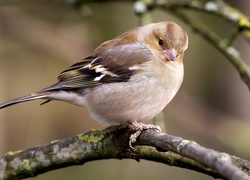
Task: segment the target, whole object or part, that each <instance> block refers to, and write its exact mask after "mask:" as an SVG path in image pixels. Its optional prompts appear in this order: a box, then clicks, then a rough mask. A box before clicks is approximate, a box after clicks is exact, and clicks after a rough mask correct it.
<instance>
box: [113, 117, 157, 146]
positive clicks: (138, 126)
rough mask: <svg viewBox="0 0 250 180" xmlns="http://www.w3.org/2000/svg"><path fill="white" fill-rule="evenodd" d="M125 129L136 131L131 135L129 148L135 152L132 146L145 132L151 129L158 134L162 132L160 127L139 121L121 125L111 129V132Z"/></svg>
mask: <svg viewBox="0 0 250 180" xmlns="http://www.w3.org/2000/svg"><path fill="white" fill-rule="evenodd" d="M124 128H129V129H132V130H134V131H135V133H133V134H131V135H130V137H129V147H130V148H131V149H133V150H135V148H134V147H133V146H132V143H135V142H136V139H137V138H138V137H139V136H140V134H141V133H142V131H143V130H147V129H151V130H154V131H156V132H161V128H160V126H157V125H153V124H142V123H141V122H137V121H126V122H124V123H122V124H120V125H116V126H110V127H109V129H110V130H111V131H116V130H119V129H124Z"/></svg>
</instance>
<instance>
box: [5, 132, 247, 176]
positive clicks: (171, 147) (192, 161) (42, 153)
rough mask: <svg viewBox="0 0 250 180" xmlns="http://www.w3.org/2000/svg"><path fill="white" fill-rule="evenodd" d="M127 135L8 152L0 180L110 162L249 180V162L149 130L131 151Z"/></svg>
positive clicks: (81, 138)
mask: <svg viewBox="0 0 250 180" xmlns="http://www.w3.org/2000/svg"><path fill="white" fill-rule="evenodd" d="M131 133H132V131H131V130H128V129H121V130H118V131H113V132H111V131H110V130H109V129H105V130H102V131H91V132H88V133H86V134H79V135H78V136H75V137H71V138H66V139H62V140H57V141H53V142H51V143H49V144H44V145H41V146H37V147H34V148H31V149H28V150H24V151H16V152H8V153H7V154H6V155H5V156H4V157H2V158H1V159H0V179H5V180H6V179H11V180H14V179H21V178H28V177H33V176H37V175H39V174H42V173H44V172H48V171H51V170H54V169H59V168H63V167H67V166H73V165H82V164H84V163H86V162H89V161H93V160H101V159H111V158H113V159H135V160H137V161H139V160H140V159H146V160H150V161H155V162H161V163H164V164H167V165H170V166H177V167H182V168H187V169H191V170H195V171H198V172H201V173H204V174H208V175H210V176H212V177H214V178H222V179H241V180H243V179H248V180H249V179H250V177H249V176H248V175H249V174H250V170H249V169H250V162H248V161H246V160H243V159H240V158H238V157H235V156H230V155H228V154H226V153H220V152H217V151H214V150H211V149H207V148H205V147H202V146H200V145H198V144H197V143H195V142H192V141H188V140H184V139H182V138H180V137H176V136H171V135H167V134H163V133H157V132H154V131H151V130H146V131H144V132H143V133H142V134H141V135H140V136H139V138H138V140H137V142H136V144H135V145H134V146H135V147H136V150H135V151H133V150H131V149H130V148H129V147H128V139H129V137H130V135H131ZM243 171H244V172H243ZM247 174H248V175H247Z"/></svg>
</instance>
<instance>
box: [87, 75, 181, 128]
mask: <svg viewBox="0 0 250 180" xmlns="http://www.w3.org/2000/svg"><path fill="white" fill-rule="evenodd" d="M173 80H174V79H173ZM168 81H169V82H168V83H165V85H164V86H163V85H162V84H163V83H162V82H161V81H158V80H155V79H147V80H146V81H141V82H136V83H134V84H133V83H131V82H130V83H127V82H124V83H110V84H107V85H101V86H98V87H96V88H93V89H90V90H89V91H88V93H87V97H86V98H87V102H88V104H87V108H88V109H89V110H90V113H91V115H92V117H93V118H94V119H95V120H97V121H98V122H99V123H101V124H106V125H115V124H119V123H122V122H125V121H129V120H134V121H145V120H150V119H152V118H154V117H155V116H156V115H157V114H159V113H160V112H161V111H162V110H163V109H164V107H165V106H166V105H167V104H168V103H169V102H170V101H171V99H172V98H173V97H174V95H175V94H176V92H177V91H178V89H179V87H180V84H181V82H177V81H175V80H174V81H175V82H174V85H173V82H170V81H171V80H168ZM181 81H182V80H181ZM170 84H172V86H169V85H170Z"/></svg>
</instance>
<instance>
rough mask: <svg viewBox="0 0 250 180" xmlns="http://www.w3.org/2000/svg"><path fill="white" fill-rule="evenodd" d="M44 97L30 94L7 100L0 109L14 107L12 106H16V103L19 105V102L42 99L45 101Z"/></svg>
mask: <svg viewBox="0 0 250 180" xmlns="http://www.w3.org/2000/svg"><path fill="white" fill-rule="evenodd" d="M46 97H47V95H46V94H36V93H33V94H30V95H27V96H22V97H19V98H15V99H12V100H9V101H7V102H4V103H2V104H0V109H2V108H5V107H8V106H11V105H14V104H18V103H21V102H26V101H32V100H36V99H43V98H44V99H46ZM46 102H47V101H46Z"/></svg>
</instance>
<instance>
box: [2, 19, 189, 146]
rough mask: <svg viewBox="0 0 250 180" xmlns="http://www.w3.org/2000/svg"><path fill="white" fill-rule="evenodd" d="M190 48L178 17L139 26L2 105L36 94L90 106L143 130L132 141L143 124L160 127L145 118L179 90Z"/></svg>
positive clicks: (105, 119)
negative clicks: (36, 88)
mask: <svg viewBox="0 0 250 180" xmlns="http://www.w3.org/2000/svg"><path fill="white" fill-rule="evenodd" d="M187 47H188V36H187V33H186V32H185V31H184V30H183V29H182V28H181V27H180V26H179V25H177V24H176V23H174V22H171V21H166V22H159V23H152V24H148V25H146V26H143V27H137V28H134V29H131V30H129V31H127V32H125V33H123V34H121V35H120V36H118V37H116V38H115V39H112V40H109V41H106V42H104V43H102V44H101V45H99V46H98V47H97V48H96V49H95V50H94V51H93V53H92V54H91V55H90V56H88V57H86V58H85V59H83V60H82V61H80V62H77V63H75V64H73V65H72V66H70V67H69V68H68V69H66V70H64V71H63V72H61V73H60V75H59V76H58V82H57V83H56V84H54V85H52V86H49V87H47V88H44V89H42V90H40V91H37V92H35V93H33V94H30V95H27V96H23V97H19V98H16V99H13V100H10V101H7V102H5V103H3V104H0V109H1V108H5V107H7V106H10V105H13V104H17V103H21V102H25V101H31V100H35V99H45V100H46V101H45V102H44V103H47V102H49V101H51V100H60V101H66V102H69V103H71V104H75V105H79V106H84V107H86V108H87V109H88V110H89V111H90V114H91V115H92V117H93V118H94V119H95V120H97V121H98V122H100V123H102V124H106V125H119V124H123V125H124V124H125V125H129V127H132V128H133V129H135V130H138V132H139V133H138V132H137V133H135V134H134V136H133V135H132V136H131V138H130V142H129V144H130V146H131V143H132V142H135V140H136V137H137V136H138V135H139V134H140V132H141V131H142V130H143V129H147V128H154V127H153V126H151V125H149V126H147V125H142V124H141V123H140V122H143V121H145V120H149V119H152V118H154V117H155V116H156V115H157V114H159V113H160V112H161V111H162V110H163V108H164V107H165V106H166V105H167V104H168V103H169V102H170V101H171V100H172V98H173V97H174V96H175V94H176V93H177V91H178V90H179V88H180V86H181V83H182V80H183V75H184V70H183V55H184V51H185V50H186V49H187ZM44 103H42V104H44ZM156 129H157V128H156Z"/></svg>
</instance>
